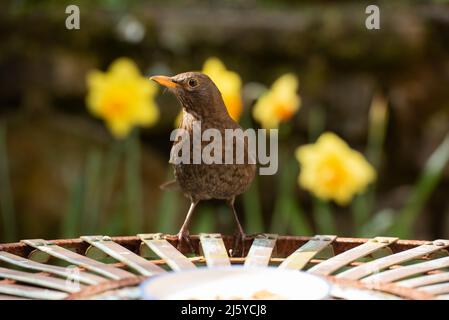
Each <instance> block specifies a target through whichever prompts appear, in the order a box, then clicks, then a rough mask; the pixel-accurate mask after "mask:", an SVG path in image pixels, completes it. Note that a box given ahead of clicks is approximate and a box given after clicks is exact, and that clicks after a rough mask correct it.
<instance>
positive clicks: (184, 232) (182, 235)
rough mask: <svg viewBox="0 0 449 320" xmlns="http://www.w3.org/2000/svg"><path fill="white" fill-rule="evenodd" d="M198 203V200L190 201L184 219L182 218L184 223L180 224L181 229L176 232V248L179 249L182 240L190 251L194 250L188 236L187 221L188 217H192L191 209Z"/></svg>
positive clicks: (188, 221) (193, 209)
mask: <svg viewBox="0 0 449 320" xmlns="http://www.w3.org/2000/svg"><path fill="white" fill-rule="evenodd" d="M197 204H198V201H194V200H192V202H191V203H190V208H189V212H187V216H186V219H185V220H184V223H183V224H182V227H181V229H180V230H179V232H178V250H180V249H181V247H182V244H183V242H184V243H185V244H187V245H188V247H189V249H190V250H191V252H195V250H194V248H193V245H192V241H191V240H190V236H189V223H190V219H192V215H193V211H195V207H196V205H197Z"/></svg>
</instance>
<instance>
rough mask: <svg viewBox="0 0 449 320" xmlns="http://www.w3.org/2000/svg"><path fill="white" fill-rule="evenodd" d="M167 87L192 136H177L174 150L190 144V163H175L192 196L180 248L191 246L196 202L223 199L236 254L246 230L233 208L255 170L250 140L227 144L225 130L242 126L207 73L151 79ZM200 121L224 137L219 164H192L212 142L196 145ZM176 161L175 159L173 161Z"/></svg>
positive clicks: (182, 185)
mask: <svg viewBox="0 0 449 320" xmlns="http://www.w3.org/2000/svg"><path fill="white" fill-rule="evenodd" d="M150 79H151V80H154V81H156V82H158V83H159V84H161V85H163V86H165V87H167V88H168V89H169V90H170V91H171V92H173V93H174V94H175V96H176V97H177V99H178V101H179V102H180V104H181V106H182V109H183V117H182V122H181V124H180V129H184V130H186V132H188V134H189V137H190V139H175V142H174V143H173V147H172V154H173V151H174V149H175V148H176V149H175V150H181V149H182V150H183V148H182V145H177V144H179V143H181V144H185V143H187V144H189V145H188V149H189V150H190V160H191V161H190V163H178V164H173V166H174V173H175V179H176V181H174V182H173V183H177V184H178V185H179V187H180V188H181V190H182V191H183V192H184V194H185V195H186V196H187V197H188V198H189V199H190V201H191V205H190V209H189V211H188V213H187V217H186V219H185V221H184V223H183V225H182V227H181V230H180V231H179V233H178V240H179V241H178V247H179V246H180V245H181V243H182V242H185V243H187V244H188V245H189V246H190V248H192V245H191V242H190V238H189V231H188V226H189V222H190V220H191V218H192V214H193V211H194V210H195V207H196V205H197V204H198V202H199V201H201V200H208V199H223V200H225V201H226V202H227V204H228V205H229V207H230V208H231V210H232V212H233V214H234V218H235V221H236V223H237V234H236V235H237V236H236V238H235V239H236V243H235V248H234V253H236V251H239V250H240V249H241V248H242V247H243V240H244V238H245V233H244V231H243V228H242V226H241V224H240V222H239V219H238V216H237V213H236V211H235V208H234V200H235V197H236V196H237V195H239V194H241V193H243V192H245V190H246V189H247V188H248V187H249V185H250V184H251V182H252V180H253V179H254V175H255V172H256V165H255V159H254V157H253V155H251V154H248V141H247V140H246V139H244V138H242V137H237V140H235V139H233V140H232V144H231V143H225V129H233V130H235V129H240V130H241V127H240V126H239V125H238V124H237V123H236V122H235V121H234V120H233V119H232V118H231V117H230V116H229V114H228V111H227V109H226V106H225V104H224V102H223V99H222V96H221V93H220V91H219V90H218V88H217V86H216V85H215V84H214V83H213V81H212V80H211V79H210V78H209V77H208V76H207V75H205V74H202V73H199V72H186V73H181V74H178V75H176V76H173V77H166V76H154V77H151V78H150ZM196 121H201V127H200V128H201V133H202V132H203V131H204V130H206V129H211V128H213V129H217V130H219V132H220V134H221V137H222V139H221V140H222V144H221V147H222V149H221V155H222V161H221V162H220V163H212V164H206V163H203V162H201V163H200V164H193V163H192V162H193V161H192V160H193V157H194V153H195V152H202V150H203V149H204V147H205V146H207V145H208V144H209V143H210V142H203V141H201V145H200V147H201V151H200V150H199V149H198V148H195V146H194V143H193V132H194V129H193V127H194V122H196ZM238 139H243V141H241V140H240V142H243V143H244V155H245V156H244V161H243V163H241V162H240V163H241V164H237V163H236V151H237V150H236V142H237V141H238ZM229 148H232V149H233V150H232V154H233V161H232V163H230V164H228V163H229V162H228V163H225V161H224V160H225V154H226V152H227V151H230V150H226V149H229ZM170 162H171V163H173V161H170Z"/></svg>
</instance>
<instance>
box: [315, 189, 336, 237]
mask: <svg viewBox="0 0 449 320" xmlns="http://www.w3.org/2000/svg"><path fill="white" fill-rule="evenodd" d="M313 206H314V210H313V213H314V217H315V221H316V224H317V229H318V233H320V234H337V227H336V225H335V220H334V217H333V213H332V210H331V207H330V205H329V203H328V202H325V201H323V200H321V199H318V198H316V197H314V199H313Z"/></svg>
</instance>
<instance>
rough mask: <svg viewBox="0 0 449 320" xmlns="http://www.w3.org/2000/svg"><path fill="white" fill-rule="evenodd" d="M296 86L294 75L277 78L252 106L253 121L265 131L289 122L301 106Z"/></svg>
mask: <svg viewBox="0 0 449 320" xmlns="http://www.w3.org/2000/svg"><path fill="white" fill-rule="evenodd" d="M298 86H299V80H298V78H297V77H296V76H295V75H294V74H291V73H287V74H284V75H283V76H281V77H280V78H278V79H277V80H276V81H275V82H274V83H273V85H272V86H271V88H270V89H269V90H268V91H267V92H265V93H264V94H262V96H261V97H260V98H259V100H258V101H257V103H256V105H255V106H254V109H253V116H254V119H256V120H257V121H259V122H260V123H261V125H262V127H264V128H266V129H273V128H277V127H278V126H279V123H280V122H285V121H287V120H289V119H290V118H291V117H292V116H293V115H294V114H295V113H296V112H297V111H298V110H299V107H300V105H301V98H300V97H299V95H298V94H297V90H298Z"/></svg>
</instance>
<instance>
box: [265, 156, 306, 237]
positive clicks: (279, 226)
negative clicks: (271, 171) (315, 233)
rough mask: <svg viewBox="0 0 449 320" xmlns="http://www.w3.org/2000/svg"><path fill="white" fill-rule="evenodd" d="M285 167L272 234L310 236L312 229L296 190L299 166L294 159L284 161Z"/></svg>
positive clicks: (274, 214) (281, 174)
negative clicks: (295, 193)
mask: <svg viewBox="0 0 449 320" xmlns="http://www.w3.org/2000/svg"><path fill="white" fill-rule="evenodd" d="M284 160H285V161H283V162H282V163H284V167H283V168H282V170H281V172H280V176H279V188H278V190H279V193H278V195H277V199H276V204H275V209H274V213H273V217H272V220H271V227H270V230H271V232H276V233H285V232H286V231H290V232H292V233H293V234H295V235H310V234H311V233H312V231H311V228H310V226H309V224H308V222H307V220H306V218H305V215H304V212H303V210H302V208H301V206H300V205H299V203H298V201H297V199H296V197H295V195H294V190H295V189H296V183H297V177H298V164H297V162H296V160H295V159H294V158H289V159H284Z"/></svg>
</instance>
